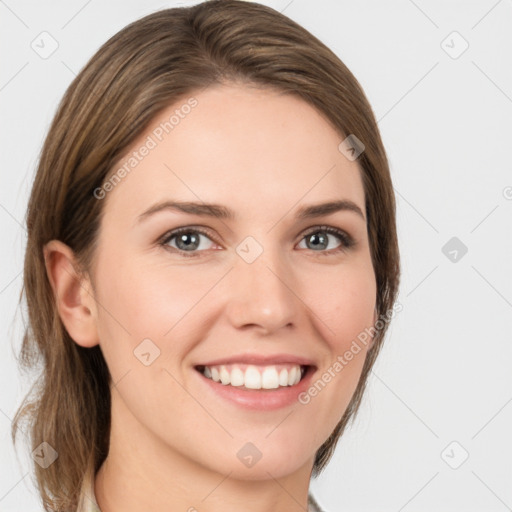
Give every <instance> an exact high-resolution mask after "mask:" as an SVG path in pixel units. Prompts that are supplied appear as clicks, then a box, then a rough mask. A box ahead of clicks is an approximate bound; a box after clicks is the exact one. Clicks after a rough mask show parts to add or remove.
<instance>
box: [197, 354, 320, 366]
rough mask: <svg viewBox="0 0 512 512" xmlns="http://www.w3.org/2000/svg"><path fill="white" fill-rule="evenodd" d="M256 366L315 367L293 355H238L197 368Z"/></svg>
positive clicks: (209, 362)
mask: <svg viewBox="0 0 512 512" xmlns="http://www.w3.org/2000/svg"><path fill="white" fill-rule="evenodd" d="M234 363H241V364H254V365H272V364H287V363H288V364H299V365H301V366H314V363H313V361H312V360H311V359H308V358H306V357H301V356H295V355H292V354H274V355H270V354H269V355H263V354H238V355H234V356H229V357H222V358H219V359H215V360H214V361H208V362H206V363H202V364H200V365H196V366H219V365H221V364H234Z"/></svg>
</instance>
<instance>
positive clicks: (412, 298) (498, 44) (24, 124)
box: [0, 0, 512, 512]
mask: <svg viewBox="0 0 512 512" xmlns="http://www.w3.org/2000/svg"><path fill="white" fill-rule="evenodd" d="M192 3H195V2H174V3H173V2H168V3H165V2H160V1H156V0H155V1H145V2H143V1H141V0H139V1H135V0H130V1H126V0H123V1H121V0H115V1H110V2H108V3H107V2H99V1H98V0H89V1H88V2H87V1H84V0H72V1H69V0H68V1H66V2H65V1H64V0H61V1H54V2H51V3H50V2H37V1H35V0H31V1H16V0H5V1H0V38H1V42H2V45H1V49H0V55H1V59H2V60H1V62H2V66H1V69H0V108H1V119H2V122H1V128H0V129H1V154H0V160H1V163H0V176H1V187H0V226H1V234H2V242H1V248H0V258H1V265H0V307H1V319H0V329H1V335H2V347H3V349H2V354H3V357H2V358H1V359H0V390H1V391H0V435H1V439H0V450H1V466H0V511H2V512H8V511H20V510H23V511H36V510H41V506H40V505H39V503H38V499H37V496H36V494H35V488H34V487H33V484H32V481H31V475H30V472H29V471H30V466H29V462H30V459H29V455H26V454H24V453H23V452H24V451H25V450H24V447H23V445H20V448H19V450H18V453H19V460H18V459H17V458H16V455H15V452H14V449H13V448H12V446H11V443H10V438H9V431H10V419H11V418H12V417H13V414H14V411H15V408H16V407H17V406H18V404H19V401H20V399H21V396H22V394H24V393H25V392H26V391H27V390H28V387H29V384H30V383H31V379H30V378H29V377H23V378H22V377H21V376H20V375H19V373H18V370H17V367H16V362H15V358H14V353H17V352H18V349H19V346H20V343H21V333H22V315H21V313H19V312H18V313H17V315H16V317H15V313H16V311H18V308H17V303H18V297H19V293H20V288H21V282H22V274H21V271H22V261H23V251H24V246H25V231H24V227H23V224H24V215H25V208H26V203H27V198H28V193H29V190H30V186H31V183H32V180H33V176H34V171H35V166H36V162H37V157H38V152H39V150H40V147H41V144H42V141H43V138H44V135H45V133H46V131H47V129H48V125H49V123H50V121H51V119H52V117H53V114H54V112H55V109H56V106H57V104H58V101H59V100H60V98H61V97H62V95H63V93H64V91H65V89H66V88H67V86H68V85H69V83H70V82H71V80H72V78H73V76H74V75H75V74H76V73H77V72H78V71H79V70H80V69H81V67H82V66H83V65H84V64H85V62H86V61H87V60H88V59H89V58H90V57H91V56H92V55H93V53H94V52H95V51H96V50H97V48H98V47H99V46H100V45H101V44H102V43H103V42H105V41H106V40H107V39H108V38H109V37H110V36H112V35H113V34H114V33H115V32H117V31H118V30H120V29H121V28H122V27H124V26H125V25H126V24H128V23H129V22H131V21H134V20H135V19H137V18H140V17H141V16H143V15H145V14H148V13H150V12H152V11H154V10H157V9H161V8H165V7H171V6H175V5H177V4H181V5H188V4H192ZM264 3H266V4H267V5H270V6H272V7H274V8H276V9H278V10H280V11H283V12H284V13H285V14H286V15H288V16H289V17H291V18H292V19H294V20H296V21H297V22H299V23H300V24H302V25H303V26H304V27H306V28H307V29H308V30H310V31H311V32H312V33H313V34H315V35H316V36H317V37H319V38H320V39H321V40H322V41H324V42H325V43H326V44H327V45H328V46H329V47H330V48H332V49H333V51H335V52H336V53H337V55H338V56H339V57H340V58H341V59H342V60H343V61H344V62H345V63H346V64H347V66H348V67H349V68H350V69H351V71H352V72H353V73H354V74H355V76H356V77H357V78H358V80H359V81H360V83H361V85H362V86H363V88H364V89H365V92H366V94H367V96H368V98H369V100H370V103H371V104H372V106H373V109H374V112H375V114H376V117H377V119H378V121H379V127H380V130H381V133H382V136H383V140H384V144H385V146H386V149H387V151H388V155H389V159H390V164H391V170H392V176H393V180H394V185H395V188H396V194H397V201H398V229H399V237H400V246H401V253H402V258H403V275H402V286H401V292H400V296H399V301H400V302H401V303H402V305H403V311H402V312H401V313H400V314H398V316H397V317H396V318H395V320H394V322H393V324H392V327H391V329H390V332H389V335H388V339H387V342H386V345H385V348H384V350H383V352H382V355H381V357H380V360H379V361H378V363H377V365H376V367H375V370H374V373H373V375H372V376H371V379H370V383H369V389H368V394H367V396H366V399H365V402H364V405H363V408H362V411H361V414H360V416H359V417H358V419H357V421H356V422H355V424H354V426H353V427H352V428H351V429H350V430H349V431H348V432H347V434H346V435H345V436H344V437H343V438H342V440H341V441H340V444H339V447H338V450H337V453H336V455H335V457H334V459H333V461H332V463H331V464H330V465H329V467H328V469H327V470H326V471H325V472H324V473H323V475H322V476H321V477H320V478H319V479H318V480H316V481H314V482H313V483H312V491H313V492H314V493H315V494H316V496H317V497H318V501H319V502H320V504H321V505H322V506H324V507H325V508H326V509H327V510H328V511H338V510H343V511H381V512H386V511H390V512H400V511H402V510H403V511H405V512H409V511H411V512H412V511H415V512H421V511H429V512H431V511H438V510H442V511H445V512H449V511H465V512H470V511H484V510H485V511H488V512H493V511H496V512H500V511H505V510H511V507H512V485H511V483H512V441H511V436H510V434H511V432H512V430H511V424H512V403H511V402H512V385H511V384H512V374H511V362H512V348H511V343H510V341H511V324H512V322H511V317H512V315H511V313H512V309H511V308H512V278H511V274H512V273H511V266H512V258H511V256H512V245H511V235H512V230H511V219H512V164H511V161H510V149H511V147H512V144H511V140H512V126H511V124H512V122H511V121H512V66H511V64H512V31H511V30H510V28H511V27H512V1H511V0H501V1H496V0H489V1H487V0H486V1H478V2H477V1H472V2H469V1H464V2H463V1H458V2H455V1H451V2H443V1H440V0H436V1H431V2H427V1H420V0H417V1H415V2H413V1H412V0H392V1H386V2H377V1H376V0H375V1H360V2H349V1H347V0H343V1H338V2H336V1H334V0H322V1H315V2H313V1H306V0H294V1H292V2H290V1H289V0H274V1H267V2H264ZM43 31H47V32H48V33H49V34H51V36H52V37H53V38H54V39H55V40H56V41H57V42H58V45H59V46H58V49H57V50H56V51H55V52H54V53H53V54H52V55H51V56H49V57H48V58H47V59H43V58H41V57H40V56H39V55H38V53H36V52H35V51H34V50H33V49H32V48H31V43H32V41H35V43H34V44H36V43H37V44H39V46H42V44H43V43H41V42H40V41H41V37H47V36H40V34H41V32H43ZM454 31H457V32H458V33H459V34H460V36H458V35H457V34H455V35H454V34H452V33H453V32H454ZM462 38H463V39H462ZM464 40H465V41H467V43H468V44H469V47H468V49H467V50H466V51H465V52H464V53H462V54H461V55H458V54H459V53H460V51H461V50H462V49H464ZM443 41H444V43H443ZM49 44H50V41H49V40H46V43H45V48H47V49H48V48H50V46H49ZM455 57H456V58H455ZM452 237H457V238H458V239H459V240H460V242H457V243H459V245H460V243H463V244H464V245H465V246H466V247H467V248H468V252H467V254H465V255H462V252H461V251H460V248H459V249H457V248H456V247H455V250H456V251H458V252H457V254H455V253H454V252H451V254H450V252H449V251H453V250H454V248H453V247H448V249H447V250H445V252H446V253H447V254H448V256H446V255H445V254H444V253H443V252H442V248H443V246H444V245H445V244H446V243H447V242H448V241H449V240H450V239H451V238H452ZM455 256H457V259H456V261H451V259H453V258H454V257H455ZM453 442H455V444H452V443H453ZM447 447H448V448H447ZM466 452H467V454H469V458H468V459H467V460H466V461H465V462H463V463H462V465H460V466H459V467H458V469H454V467H456V466H458V465H459V464H461V462H462V461H463V460H464V457H465V456H466Z"/></svg>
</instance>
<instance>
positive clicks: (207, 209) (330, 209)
mask: <svg viewBox="0 0 512 512" xmlns="http://www.w3.org/2000/svg"><path fill="white" fill-rule="evenodd" d="M163 210H172V211H178V212H183V213H189V214H193V215H200V216H205V217H213V218H216V219H226V220H234V219H235V217H236V215H235V212H234V211H233V210H231V209H229V208H227V207H226V206H222V205H220V204H215V203H196V202H190V201H161V202H159V203H156V204H154V205H153V206H151V207H150V208H148V209H147V210H146V211H144V212H143V213H141V214H140V215H139V216H138V218H137V222H141V221H143V220H145V219H147V218H148V217H150V216H152V215H154V214H155V213H157V212H160V211H163ZM339 211H349V212H354V213H356V214H357V215H359V216H360V217H361V218H362V219H363V220H365V221H366V219H365V216H364V214H363V212H362V210H361V208H359V206H357V204H356V203H354V202H353V201H350V200H348V199H342V200H339V201H329V202H326V203H320V204H313V205H305V206H301V207H300V208H299V209H298V210H297V212H296V214H295V216H296V218H297V219H311V218H315V217H322V216H324V215H330V214H332V213H335V212H339Z"/></svg>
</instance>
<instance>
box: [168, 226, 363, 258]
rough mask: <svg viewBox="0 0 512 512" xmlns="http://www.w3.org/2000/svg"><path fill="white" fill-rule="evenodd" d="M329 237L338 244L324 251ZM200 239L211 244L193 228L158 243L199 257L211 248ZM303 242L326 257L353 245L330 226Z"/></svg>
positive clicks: (205, 234)
mask: <svg viewBox="0 0 512 512" xmlns="http://www.w3.org/2000/svg"><path fill="white" fill-rule="evenodd" d="M329 235H331V236H332V235H334V236H335V237H336V238H338V240H339V241H340V244H339V245H338V246H337V247H334V248H332V247H331V248H330V250H328V251H326V250H325V249H326V248H328V247H329ZM201 238H206V239H207V240H209V241H210V242H212V236H211V235H210V233H209V232H207V231H205V230H203V229H199V228H195V227H194V228H193V227H182V228H178V229H175V230H173V231H170V232H168V233H166V234H165V235H164V236H163V238H162V239H161V240H160V241H159V242H158V243H159V245H161V246H163V247H164V248H166V249H169V250H171V251H172V252H178V253H180V254H181V255H182V256H185V257H196V256H200V254H199V253H201V252H204V251H206V250H207V249H209V248H211V247H208V243H206V247H205V243H202V241H201ZM174 239H176V240H174ZM303 240H305V241H306V249H311V250H313V251H314V252H317V253H319V254H322V255H326V256H329V255H332V254H333V253H339V252H341V251H344V250H347V249H350V248H351V247H353V246H354V245H355V241H354V239H353V238H352V237H351V236H350V235H348V234H347V233H345V232H344V231H342V230H341V229H338V228H334V227H332V226H316V227H315V228H312V229H311V230H309V232H308V233H306V234H305V235H304V236H303V238H302V239H301V242H302V241H303ZM173 242H175V245H173ZM322 249H324V250H322ZM187 253H188V254H187Z"/></svg>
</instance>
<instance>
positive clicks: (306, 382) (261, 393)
mask: <svg viewBox="0 0 512 512" xmlns="http://www.w3.org/2000/svg"><path fill="white" fill-rule="evenodd" d="M194 372H195V373H197V375H198V376H199V378H200V379H201V380H202V381H203V382H204V383H205V384H206V385H207V386H208V388H209V389H210V390H212V391H213V392H215V393H216V394H217V395H218V396H220V397H221V398H223V399H224V400H227V401H229V402H231V403H234V404H236V405H238V406H239V407H242V408H244V409H249V410H258V411H273V410H276V409H281V408H283V407H288V406H290V405H292V404H294V403H297V402H299V401H298V396H299V395H300V394H301V393H303V392H304V391H306V390H307V389H308V388H309V386H310V382H311V380H312V378H313V374H314V373H315V368H314V367H312V366H308V368H307V371H306V373H305V375H304V377H303V378H302V379H301V381H300V382H299V383H298V384H296V385H295V386H284V387H279V388H275V389H251V390H246V389H241V388H239V387H236V386H230V385H229V384H222V383H221V382H215V381H214V380H212V379H208V378H207V377H205V376H204V375H203V374H202V373H201V372H199V371H198V370H196V369H195V368H194ZM299 403H300V402H299Z"/></svg>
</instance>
